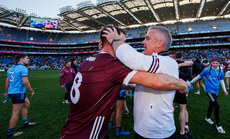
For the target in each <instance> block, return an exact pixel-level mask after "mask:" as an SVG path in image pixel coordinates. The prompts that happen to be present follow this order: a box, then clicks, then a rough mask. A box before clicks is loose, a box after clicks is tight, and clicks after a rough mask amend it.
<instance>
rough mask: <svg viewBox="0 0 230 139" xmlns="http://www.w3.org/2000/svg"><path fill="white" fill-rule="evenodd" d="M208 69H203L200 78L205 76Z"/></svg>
mask: <svg viewBox="0 0 230 139" xmlns="http://www.w3.org/2000/svg"><path fill="white" fill-rule="evenodd" d="M208 70H209V67H207V68H205V69H204V70H203V71H202V72H201V73H200V77H203V76H205V75H206V74H207V73H208Z"/></svg>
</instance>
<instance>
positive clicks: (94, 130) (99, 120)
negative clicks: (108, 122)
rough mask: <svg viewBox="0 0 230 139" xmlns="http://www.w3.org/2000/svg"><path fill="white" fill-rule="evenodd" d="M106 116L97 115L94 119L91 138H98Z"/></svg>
mask: <svg viewBox="0 0 230 139" xmlns="http://www.w3.org/2000/svg"><path fill="white" fill-rule="evenodd" d="M104 120H105V116H97V117H96V119H95V120H94V124H93V128H92V130H91V133H90V137H89V139H97V138H98V135H99V133H100V131H101V128H102V125H103V123H104Z"/></svg>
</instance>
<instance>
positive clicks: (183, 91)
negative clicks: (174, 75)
mask: <svg viewBox="0 0 230 139" xmlns="http://www.w3.org/2000/svg"><path fill="white" fill-rule="evenodd" d="M180 80H182V79H180ZM183 81H184V80H183ZM183 83H184V84H183V85H184V86H185V87H186V88H185V89H183V90H179V92H180V93H186V92H188V91H189V88H190V85H191V84H190V82H185V81H184V82H183Z"/></svg>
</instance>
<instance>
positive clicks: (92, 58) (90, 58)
mask: <svg viewBox="0 0 230 139" xmlns="http://www.w3.org/2000/svg"><path fill="white" fill-rule="evenodd" d="M95 59H96V57H88V58H86V60H87V61H95Z"/></svg>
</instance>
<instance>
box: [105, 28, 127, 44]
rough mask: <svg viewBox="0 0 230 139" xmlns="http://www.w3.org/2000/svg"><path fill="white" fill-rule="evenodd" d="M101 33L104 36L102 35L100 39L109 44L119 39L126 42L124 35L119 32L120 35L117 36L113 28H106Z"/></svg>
mask: <svg viewBox="0 0 230 139" xmlns="http://www.w3.org/2000/svg"><path fill="white" fill-rule="evenodd" d="M103 33H105V34H103V35H102V37H105V38H106V39H107V40H108V41H109V43H110V44H111V42H112V40H113V39H114V38H120V39H121V41H125V40H126V39H125V35H124V34H123V33H122V32H120V35H119V34H118V32H117V29H116V28H115V27H112V28H109V27H108V28H106V30H104V31H103Z"/></svg>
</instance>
